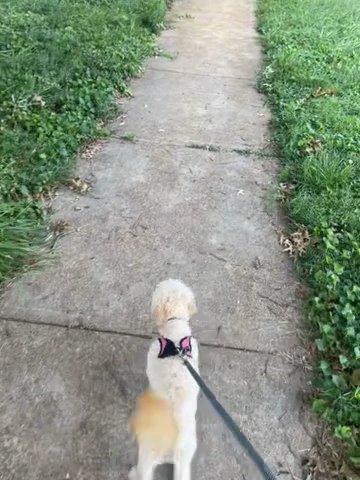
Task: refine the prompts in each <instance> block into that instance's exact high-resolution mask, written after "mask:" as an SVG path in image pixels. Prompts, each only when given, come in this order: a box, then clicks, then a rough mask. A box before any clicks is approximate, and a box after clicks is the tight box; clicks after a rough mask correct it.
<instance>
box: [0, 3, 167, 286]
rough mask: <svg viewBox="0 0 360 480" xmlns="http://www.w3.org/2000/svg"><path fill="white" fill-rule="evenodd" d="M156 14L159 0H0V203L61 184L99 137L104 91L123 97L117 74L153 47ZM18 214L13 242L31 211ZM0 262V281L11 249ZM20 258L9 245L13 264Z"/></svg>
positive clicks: (106, 101)
mask: <svg viewBox="0 0 360 480" xmlns="http://www.w3.org/2000/svg"><path fill="white" fill-rule="evenodd" d="M165 10H166V1H165V0H131V1H130V0H75V1H73V0H61V1H59V0H37V1H36V2H34V1H32V0H11V1H10V0H4V1H2V2H1V3H0V18H1V25H0V72H1V73H0V135H1V139H0V207H1V208H2V209H5V210H6V209H7V205H8V204H11V205H13V204H14V202H20V203H19V205H23V202H24V201H26V202H28V203H31V201H32V198H33V197H34V195H36V194H39V193H43V192H46V191H48V190H49V189H51V188H53V187H54V186H56V185H57V184H58V183H59V182H61V181H63V180H64V179H65V178H66V177H67V176H68V175H69V171H70V169H71V167H72V165H73V162H74V158H75V155H76V153H77V152H78V150H79V148H80V147H81V146H82V145H83V144H84V143H85V142H87V141H89V140H90V139H93V138H96V137H98V136H101V135H104V133H105V132H104V130H103V128H102V127H101V126H100V125H101V124H102V122H99V120H101V121H103V120H104V119H106V118H108V117H109V116H110V115H113V114H114V112H115V102H114V92H115V91H118V92H120V93H123V94H126V93H127V92H128V90H127V86H126V83H127V80H128V79H129V78H130V77H133V76H136V75H138V74H139V73H140V72H141V68H142V63H143V60H144V59H145V57H146V56H148V55H151V54H153V53H155V43H154V36H153V33H154V32H156V31H158V30H159V28H160V27H161V25H162V22H163V19H164V15H165ZM19 210H21V211H22V212H23V214H22V218H23V217H24V219H29V223H26V222H25V223H24V225H25V224H26V230H27V232H28V233H27V234H26V235H25V236H24V237H23V238H31V235H30V232H31V225H33V223H32V221H33V220H32V219H31V218H30V217H31V215H30V213H31V211H32V209H31V208H30V209H25V210H24V211H23V210H22V209H21V207H19ZM27 215H29V217H27ZM3 221H8V222H9V229H10V230H8V229H7V228H5V227H6V226H4V225H3V230H2V237H1V242H10V243H11V242H12V241H13V240H12V239H13V236H12V234H11V233H10V232H11V228H12V227H13V226H14V225H17V226H18V224H17V223H16V221H15V219H12V218H11V215H7V216H6V217H3ZM8 233H9V238H8V237H7V234H8ZM27 235H30V236H29V237H28V236H27ZM34 235H35V236H36V235H37V224H36V228H35V229H34ZM10 243H8V244H7V245H8V246H10ZM0 248H1V247H0ZM10 250H11V249H10ZM10 250H9V249H8V250H7V251H8V252H10ZM3 258H4V257H1V258H0V280H3V279H5V278H6V277H7V276H9V275H11V258H12V254H11V253H7V257H6V258H7V261H6V264H5V263H4V261H3ZM20 258H21V255H19V256H17V253H16V251H15V250H14V255H13V259H14V268H15V270H18V267H19V265H18V263H19V261H18V260H19V259H20Z"/></svg>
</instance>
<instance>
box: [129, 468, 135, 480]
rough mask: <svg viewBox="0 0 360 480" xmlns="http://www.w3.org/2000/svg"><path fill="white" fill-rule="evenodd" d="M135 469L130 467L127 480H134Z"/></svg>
mask: <svg viewBox="0 0 360 480" xmlns="http://www.w3.org/2000/svg"><path fill="white" fill-rule="evenodd" d="M136 478H137V475H136V467H131V468H130V471H129V480H136Z"/></svg>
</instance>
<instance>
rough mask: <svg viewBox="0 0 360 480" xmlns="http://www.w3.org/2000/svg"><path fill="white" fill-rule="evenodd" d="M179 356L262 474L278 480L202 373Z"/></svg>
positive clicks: (269, 478)
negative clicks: (205, 380)
mask: <svg viewBox="0 0 360 480" xmlns="http://www.w3.org/2000/svg"><path fill="white" fill-rule="evenodd" d="M179 356H180V358H181V359H182V361H183V362H184V365H185V367H186V368H187V369H188V371H189V372H190V374H191V375H192V377H193V379H194V380H195V382H196V383H197V384H198V385H199V387H200V390H201V391H202V392H203V394H204V395H205V397H206V398H207V399H208V400H209V402H210V403H211V405H212V406H213V407H214V409H215V410H216V412H217V413H218V414H219V416H220V417H221V419H222V421H223V422H224V423H225V425H226V426H227V428H228V429H229V430H230V432H231V433H232V434H233V435H234V437H235V438H236V440H237V441H238V442H239V443H240V445H241V446H242V447H243V448H244V449H245V450H246V452H247V454H248V455H249V457H250V458H251V459H252V461H253V462H254V463H255V465H256V466H257V468H258V469H259V470H260V472H261V473H262V476H263V477H264V478H265V479H266V480H277V478H276V477H275V475H274V474H273V473H272V471H271V470H270V468H269V467H268V466H267V465H266V463H265V461H264V460H263V458H262V457H261V455H260V454H259V453H258V452H257V451H256V450H255V448H254V447H253V446H252V444H251V443H250V441H249V440H248V439H247V438H246V436H245V435H244V434H243V432H242V431H241V430H240V428H239V427H238V426H237V425H236V423H235V421H234V420H233V419H232V417H231V416H230V415H229V414H228V413H227V411H226V410H225V408H224V407H223V406H222V405H221V403H219V401H218V400H217V399H216V397H215V395H214V394H213V393H212V391H211V390H210V389H209V388H208V386H207V385H206V383H205V382H204V381H203V379H202V378H201V377H200V375H199V374H198V373H197V371H196V370H195V369H194V367H193V366H192V365H191V363H190V362H189V361H188V359H187V358H186V356H185V355H182V354H181V352H179Z"/></svg>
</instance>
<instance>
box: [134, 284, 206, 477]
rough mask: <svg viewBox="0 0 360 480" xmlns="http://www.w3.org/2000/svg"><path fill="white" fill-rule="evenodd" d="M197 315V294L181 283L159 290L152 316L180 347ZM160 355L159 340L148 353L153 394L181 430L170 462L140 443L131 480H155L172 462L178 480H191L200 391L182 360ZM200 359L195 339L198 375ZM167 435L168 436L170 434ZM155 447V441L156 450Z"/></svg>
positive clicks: (165, 456)
mask: <svg viewBox="0 0 360 480" xmlns="http://www.w3.org/2000/svg"><path fill="white" fill-rule="evenodd" d="M195 312H196V303H195V298H194V294H193V293H192V291H191V290H190V288H188V287H187V286H186V285H184V284H183V283H182V282H181V281H180V280H171V279H170V280H166V281H164V282H161V283H160V284H159V285H158V286H157V288H156V290H155V292H154V294H153V298H152V304H151V314H152V317H153V320H154V321H155V323H156V325H157V326H158V328H159V332H160V334H161V335H163V336H164V337H166V338H169V339H170V340H172V341H173V342H174V343H175V344H177V345H178V344H179V341H180V340H181V339H182V338H183V337H186V336H190V335H191V329H190V325H189V320H190V317H191V316H192V315H193V314H194V313H195ZM158 354H159V342H158V340H157V339H156V340H155V341H153V342H152V344H151V346H150V349H149V352H148V357H147V369H146V373H147V376H148V379H149V384H150V390H151V392H152V394H154V395H156V396H157V397H158V398H159V399H160V401H166V402H167V404H168V405H169V407H170V411H171V412H172V415H173V418H174V420H175V423H176V427H177V437H176V442H175V447H169V448H170V451H168V452H167V454H170V458H169V457H168V455H165V453H164V452H161V453H159V452H158V451H157V453H156V448H155V447H154V448H151V447H149V445H148V444H147V445H144V444H141V443H140V444H139V458H138V465H137V466H136V467H134V468H133V469H132V470H131V472H130V478H132V479H136V480H152V478H153V471H154V468H155V466H156V465H159V464H160V463H163V462H165V461H168V460H172V461H173V463H174V467H175V468H174V472H175V473H174V475H175V476H174V478H175V480H190V477H191V473H190V470H191V461H192V458H193V455H194V453H195V450H196V446H197V440H196V421H195V414H196V409H197V397H198V393H199V389H198V386H197V384H196V383H195V381H194V380H193V379H192V378H191V376H190V374H189V372H188V371H187V370H186V368H185V367H184V365H182V363H181V361H180V359H179V358H178V357H168V358H163V359H161V358H158ZM198 356H199V352H198V344H197V342H196V340H195V339H193V338H192V358H191V359H190V361H191V363H192V365H193V367H194V368H195V369H196V370H197V371H198ZM145 410H146V408H145V409H144V411H143V416H144V417H145V418H149V415H151V412H152V411H151V408H148V410H147V411H145ZM163 433H164V434H165V435H166V432H163ZM155 435H159V432H157V433H156V434H154V436H155ZM160 435H161V433H160ZM138 438H139V436H138ZM155 443H156V440H155V439H154V446H155Z"/></svg>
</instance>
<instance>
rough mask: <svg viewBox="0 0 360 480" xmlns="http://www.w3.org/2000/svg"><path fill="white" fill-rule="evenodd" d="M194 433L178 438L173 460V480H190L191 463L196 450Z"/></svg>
mask: <svg viewBox="0 0 360 480" xmlns="http://www.w3.org/2000/svg"><path fill="white" fill-rule="evenodd" d="M196 444H197V442H196V432H195V429H194V430H193V432H192V433H191V434H189V432H186V435H184V436H180V438H179V442H178V446H177V448H176V451H175V458H174V468H175V471H174V480H191V461H192V459H193V456H194V453H195V450H196Z"/></svg>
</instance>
